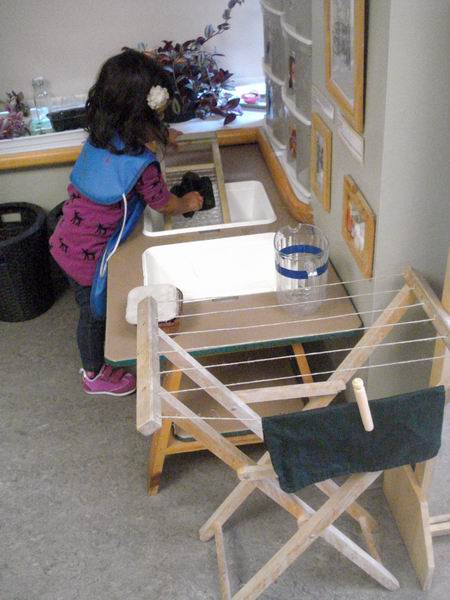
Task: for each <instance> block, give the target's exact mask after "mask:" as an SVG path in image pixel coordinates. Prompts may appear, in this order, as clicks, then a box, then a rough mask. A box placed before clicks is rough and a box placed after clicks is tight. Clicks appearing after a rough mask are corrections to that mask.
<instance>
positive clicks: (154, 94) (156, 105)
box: [147, 85, 170, 110]
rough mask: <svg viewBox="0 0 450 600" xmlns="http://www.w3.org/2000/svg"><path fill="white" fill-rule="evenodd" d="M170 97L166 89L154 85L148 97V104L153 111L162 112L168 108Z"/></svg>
mask: <svg viewBox="0 0 450 600" xmlns="http://www.w3.org/2000/svg"><path fill="white" fill-rule="evenodd" d="M169 97H170V96H169V92H168V91H167V89H166V88H163V87H161V86H160V85H154V86H153V87H152V88H151V90H150V92H149V94H148V96H147V104H148V105H149V106H150V108H151V109H153V110H161V109H163V108H164V107H165V106H166V104H167V102H168V100H169Z"/></svg>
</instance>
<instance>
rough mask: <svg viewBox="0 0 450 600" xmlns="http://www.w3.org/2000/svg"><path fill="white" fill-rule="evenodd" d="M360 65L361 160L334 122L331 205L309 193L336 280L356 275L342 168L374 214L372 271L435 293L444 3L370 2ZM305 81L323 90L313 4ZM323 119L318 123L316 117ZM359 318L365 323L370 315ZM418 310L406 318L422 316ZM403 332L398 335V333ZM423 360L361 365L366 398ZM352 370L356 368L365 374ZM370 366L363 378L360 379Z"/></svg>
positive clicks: (417, 351)
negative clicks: (344, 226)
mask: <svg viewBox="0 0 450 600" xmlns="http://www.w3.org/2000/svg"><path fill="white" fill-rule="evenodd" d="M368 4H369V15H368V22H369V31H368V52H367V65H366V97H365V107H366V120H365V131H364V139H365V159H364V165H360V164H359V163H358V161H357V160H356V159H354V158H353V156H352V155H351V154H350V152H349V151H348V150H347V149H346V148H345V146H344V145H343V143H342V142H341V140H340V138H339V136H338V135H337V132H336V126H335V124H331V123H329V122H328V125H329V126H331V128H332V129H333V132H334V135H333V165H332V169H333V172H332V199H331V212H330V213H326V212H324V211H323V209H322V207H321V205H320V204H319V203H317V202H316V201H315V200H313V203H314V213H315V219H316V223H317V224H318V226H319V227H320V228H321V229H323V231H324V232H325V233H326V235H327V236H328V237H329V239H330V246H331V249H332V259H333V262H334V263H335V266H336V267H337V270H338V272H339V274H340V275H341V277H342V278H343V279H344V280H353V279H359V278H361V273H360V271H359V269H358V267H357V265H356V263H355V261H354V259H353V257H352V255H351V253H350V251H349V250H348V248H347V246H346V244H345V242H344V241H343V238H342V236H341V219H342V185H343V177H344V175H346V174H349V175H351V176H352V177H353V179H354V180H355V181H356V183H357V185H358V186H359V187H360V189H361V191H362V193H363V195H364V197H365V198H366V200H367V202H368V203H369V205H370V206H371V208H372V210H373V211H374V212H375V214H376V218H377V225H376V247H375V260H374V275H375V277H380V276H383V275H385V274H389V273H399V272H401V271H402V270H403V268H404V267H405V266H406V265H409V264H411V265H414V267H415V268H417V269H418V270H420V271H422V272H423V273H424V274H426V277H427V279H428V280H429V281H430V283H431V284H432V285H433V286H434V289H435V291H436V293H438V294H439V296H440V294H441V290H442V282H443V279H444V273H445V266H446V260H447V252H448V245H449V243H450V195H449V190H450V185H449V184H450V180H449V166H450V165H449V156H450V131H449V126H450V95H449V94H448V82H449V81H450V62H449V61H448V56H450V35H449V31H450V29H449V28H450V2H449V1H448V0H429V1H427V2H423V0H376V1H374V0H371V1H370V2H369V3H368ZM313 10H314V12H313V17H314V18H313V83H314V85H316V87H318V88H319V89H320V90H321V91H322V92H323V93H325V94H326V87H325V74H324V56H323V54H324V53H323V49H324V35H323V12H322V3H321V2H317V3H316V2H314V1H313ZM321 116H322V118H324V119H325V120H326V118H325V117H323V115H321ZM399 281H400V280H399V279H398V278H395V279H390V280H388V279H380V280H376V281H375V282H374V284H373V287H372V284H369V283H361V284H353V285H352V286H349V291H350V292H351V293H355V294H360V293H363V292H367V291H371V290H372V289H373V291H374V292H380V291H382V290H386V289H391V288H392V289H394V288H396V287H398V284H399ZM390 297H392V295H391V296H389V295H379V296H374V297H373V298H370V299H364V298H358V299H356V300H355V304H356V306H357V308H358V310H360V311H370V310H378V309H380V308H383V307H384V306H386V303H387V300H388V299H389V298H390ZM378 314H379V313H374V314H373V316H371V315H366V316H364V317H363V318H364V321H365V324H366V325H367V324H370V322H371V321H372V320H373V319H374V318H376V317H377V316H378ZM422 317H423V313H422V312H421V311H420V310H418V311H417V312H416V313H415V314H413V316H412V318H415V319H417V318H422ZM401 330H403V331H402V333H400V331H401ZM430 335H433V330H432V328H431V326H427V325H417V326H415V327H414V328H412V327H411V328H405V329H403V328H399V329H398V337H397V336H396V335H394V334H392V335H391V336H390V338H389V341H394V340H396V339H406V338H408V339H413V338H422V337H428V336H430ZM433 349H434V346H433V344H422V343H420V344H417V345H416V344H413V345H405V346H403V347H395V348H393V349H391V350H389V349H386V348H383V349H382V350H379V351H377V352H376V354H374V356H373V360H372V362H371V364H376V363H381V362H383V363H384V362H395V361H400V360H409V359H414V358H421V357H425V356H432V354H433ZM430 365H431V363H430V362H428V363H427V362H424V363H415V364H413V365H406V366H401V367H398V366H396V367H387V368H380V369H373V370H370V371H369V372H366V375H367V377H366V379H367V380H368V385H369V393H370V396H371V397H372V398H373V397H377V396H382V395H385V394H386V393H392V392H395V391H406V390H409V389H417V388H419V387H420V386H423V385H424V384H426V382H427V380H428V373H429V369H430ZM361 373H363V374H364V371H362V372H361ZM369 373H370V377H369V376H368V375H369Z"/></svg>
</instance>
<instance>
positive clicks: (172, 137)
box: [169, 127, 183, 148]
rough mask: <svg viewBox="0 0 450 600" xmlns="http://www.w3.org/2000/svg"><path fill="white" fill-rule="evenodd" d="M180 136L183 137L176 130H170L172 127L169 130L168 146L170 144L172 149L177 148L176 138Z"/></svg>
mask: <svg viewBox="0 0 450 600" xmlns="http://www.w3.org/2000/svg"><path fill="white" fill-rule="evenodd" d="M180 135H183V132H182V131H178V129H172V127H171V128H170V129H169V144H170V146H172V147H173V148H177V146H178V144H177V138H179V137H180Z"/></svg>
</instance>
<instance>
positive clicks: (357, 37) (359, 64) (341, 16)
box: [324, 0, 366, 133]
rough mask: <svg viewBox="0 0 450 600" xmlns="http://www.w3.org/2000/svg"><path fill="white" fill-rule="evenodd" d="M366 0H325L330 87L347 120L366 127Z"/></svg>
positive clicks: (326, 64) (326, 55)
mask: <svg viewBox="0 0 450 600" xmlns="http://www.w3.org/2000/svg"><path fill="white" fill-rule="evenodd" d="M365 11H366V7H365V0H324V24H325V79H326V86H327V90H328V92H329V93H330V95H331V96H332V97H333V99H334V100H335V101H336V103H337V104H338V106H339V108H340V109H341V112H342V114H343V115H344V117H345V119H346V120H347V121H348V123H349V124H350V125H351V126H352V127H353V129H354V130H355V131H357V132H358V133H362V132H363V131H364V70H365V65H364V61H365V54H364V53H365Z"/></svg>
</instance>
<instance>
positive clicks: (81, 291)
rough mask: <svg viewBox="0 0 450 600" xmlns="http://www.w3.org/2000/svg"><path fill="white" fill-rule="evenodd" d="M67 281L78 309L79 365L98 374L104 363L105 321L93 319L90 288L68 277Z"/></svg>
mask: <svg viewBox="0 0 450 600" xmlns="http://www.w3.org/2000/svg"><path fill="white" fill-rule="evenodd" d="M68 279H69V283H70V285H71V287H72V289H73V290H74V292H75V300H76V301H77V304H78V306H79V307H80V318H79V321H78V327H77V343H78V349H79V351H80V357H81V364H82V365H83V369H84V370H85V371H94V372H95V373H98V371H100V369H101V368H102V366H103V363H104V362H105V360H104V347H105V321H104V320H100V319H97V318H95V317H94V315H93V314H92V312H91V303H90V302H91V288H90V287H86V286H82V285H80V284H79V283H77V282H76V281H74V280H73V279H71V278H70V277H69V278H68Z"/></svg>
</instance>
